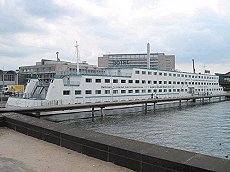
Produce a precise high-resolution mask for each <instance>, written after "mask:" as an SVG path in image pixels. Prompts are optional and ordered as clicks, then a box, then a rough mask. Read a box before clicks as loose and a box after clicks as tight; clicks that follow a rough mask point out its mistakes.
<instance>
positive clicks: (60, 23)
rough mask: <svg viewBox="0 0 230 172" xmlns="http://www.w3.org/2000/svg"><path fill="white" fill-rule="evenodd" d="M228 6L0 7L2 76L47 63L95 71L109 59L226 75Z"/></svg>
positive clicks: (28, 1) (171, 2)
mask: <svg viewBox="0 0 230 172" xmlns="http://www.w3.org/2000/svg"><path fill="white" fill-rule="evenodd" d="M229 8H230V2H229V1H227V0H186V1H184V0H122V1H116V0H88V1H87V0H77V1H76V0H53V1H51V0H49V1H48V0H0V61H1V64H0V69H1V68H2V67H3V66H4V68H5V69H17V68H18V67H19V66H23V65H33V64H35V62H36V61H40V60H41V59H42V58H48V59H55V57H56V54H55V53H56V51H59V53H60V58H61V60H67V61H73V62H76V55H75V49H74V45H75V41H78V42H79V45H80V47H79V48H80V56H81V60H86V61H87V62H88V63H90V64H97V57H98V56H102V55H103V54H106V53H145V52H146V44H147V43H148V42H149V43H150V44H151V52H164V53H166V54H175V55H176V67H177V69H180V70H186V71H191V70H192V69H191V66H192V65H191V59H192V58H194V59H195V62H196V67H197V68H198V71H202V70H203V66H204V64H205V65H206V68H207V69H211V72H212V73H214V72H223V73H224V72H228V71H229V65H230V58H229V52H230V51H229V50H230V43H229V42H230V34H229V30H230V20H229V18H230V12H229Z"/></svg>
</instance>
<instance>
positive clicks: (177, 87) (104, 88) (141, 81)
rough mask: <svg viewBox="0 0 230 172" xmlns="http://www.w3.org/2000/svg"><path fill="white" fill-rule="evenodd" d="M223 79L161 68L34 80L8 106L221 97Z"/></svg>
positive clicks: (112, 70) (106, 71) (123, 69)
mask: <svg viewBox="0 0 230 172" xmlns="http://www.w3.org/2000/svg"><path fill="white" fill-rule="evenodd" d="M223 93H224V91H223V88H222V87H221V86H220V85H219V76H216V75H210V74H198V73H188V72H179V71H162V70H157V69H138V68H119V69H118V68H116V69H105V74H104V75H93V74H69V75H62V76H56V77H55V78H54V79H53V80H51V82H50V83H44V82H43V81H42V80H39V79H30V80H29V81H28V84H27V86H26V89H25V92H24V94H23V95H21V96H18V97H10V98H9V99H8V101H7V105H6V107H12V106H16V107H33V106H50V105H65V104H85V103H94V102H114V101H129V100H137V99H139V100H141V99H149V98H170V97H171V98H172V97H186V96H195V95H211V94H212V95H220V94H223Z"/></svg>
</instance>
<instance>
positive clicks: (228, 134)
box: [62, 101, 230, 159]
mask: <svg viewBox="0 0 230 172" xmlns="http://www.w3.org/2000/svg"><path fill="white" fill-rule="evenodd" d="M229 106H230V101H225V102H218V103H210V104H205V105H196V106H190V107H186V108H182V109H179V108H176V107H175V108H170V109H168V110H161V111H156V112H154V111H148V112H147V114H145V113H144V112H143V111H142V112H124V113H117V114H116V113H114V114H113V115H107V116H104V117H103V118H99V117H98V118H95V119H94V121H92V119H91V118H87V119H75V120H70V121H68V120H67V121H63V122H62V123H65V124H68V125H71V126H73V127H80V128H84V129H89V130H94V131H97V132H101V133H106V134H110V135H115V136H120V137H124V138H129V139H134V140H139V141H144V142H148V143H153V144H158V145H162V146H166V147H170V148H176V149H182V150H187V151H192V152H197V153H202V154H205V155H210V156H215V157H220V158H224V159H229V158H230V109H229Z"/></svg>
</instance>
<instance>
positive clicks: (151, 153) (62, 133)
mask: <svg viewBox="0 0 230 172" xmlns="http://www.w3.org/2000/svg"><path fill="white" fill-rule="evenodd" d="M0 126H1V127H3V126H5V127H8V128H11V129H13V130H16V131H18V132H20V133H24V134H26V135H29V136H32V137H35V138H38V139H41V140H44V141H47V142H50V143H53V144H56V145H59V146H62V147H65V148H68V149H71V150H74V151H77V152H80V153H83V154H86V155H88V156H91V157H95V158H98V159H101V160H104V161H109V162H113V163H114V164H117V165H120V166H124V167H127V168H129V169H132V170H134V171H141V172H145V171H160V172H166V171H167V172H175V171H186V172H187V171H220V172H227V171H229V169H230V160H227V159H221V158H216V157H211V156H206V155H202V154H198V153H194V152H188V151H182V150H177V149H172V148H167V147H163V146H159V145H155V144H149V143H145V142H140V141H135V140H130V139H125V138H121V137H116V136H111V135H107V134H102V133H98V132H94V131H88V130H83V129H78V128H72V127H70V126H67V125H63V124H57V123H53V122H50V121H46V120H42V119H37V118H34V117H28V116H23V115H20V114H16V113H7V114H3V115H2V116H0Z"/></svg>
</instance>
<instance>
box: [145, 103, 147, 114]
mask: <svg viewBox="0 0 230 172" xmlns="http://www.w3.org/2000/svg"><path fill="white" fill-rule="evenodd" d="M147 111H148V105H147V103H145V114H147Z"/></svg>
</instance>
